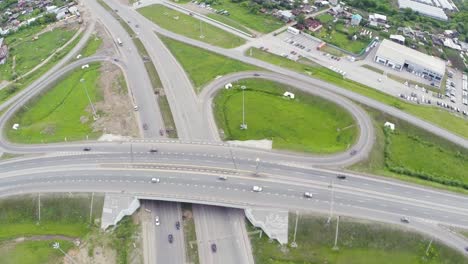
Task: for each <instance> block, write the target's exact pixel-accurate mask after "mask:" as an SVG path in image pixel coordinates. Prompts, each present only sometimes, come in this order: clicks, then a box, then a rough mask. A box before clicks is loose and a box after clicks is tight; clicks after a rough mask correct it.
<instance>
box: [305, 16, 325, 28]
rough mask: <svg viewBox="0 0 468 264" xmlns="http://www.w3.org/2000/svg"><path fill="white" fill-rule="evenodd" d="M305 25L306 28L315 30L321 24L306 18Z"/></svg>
mask: <svg viewBox="0 0 468 264" xmlns="http://www.w3.org/2000/svg"><path fill="white" fill-rule="evenodd" d="M305 25H306V26H307V27H313V28H317V27H319V26H321V25H322V23H320V21H318V20H315V19H313V18H307V19H306V21H305Z"/></svg>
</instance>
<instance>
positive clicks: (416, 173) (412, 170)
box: [351, 109, 468, 190]
mask: <svg viewBox="0 0 468 264" xmlns="http://www.w3.org/2000/svg"><path fill="white" fill-rule="evenodd" d="M367 110H368V112H369V113H370V114H371V116H372V118H373V119H374V124H375V127H376V134H377V138H376V142H375V145H374V147H373V150H372V152H371V154H370V155H369V159H368V160H366V161H363V162H361V163H358V164H356V165H354V166H352V167H351V169H353V170H357V171H362V172H369V173H373V174H380V175H385V176H390V177H395V178H398V179H402V180H409V181H413V182H415V183H419V184H425V185H432V186H433V187H439V188H441V187H445V188H448V189H451V190H457V189H456V188H458V190H460V189H462V188H463V184H464V185H465V187H464V189H465V190H468V174H466V171H468V158H467V157H468V150H466V149H463V148H461V147H458V146H456V145H454V144H452V143H450V142H448V141H446V140H444V139H441V138H439V137H437V136H435V135H433V134H431V133H430V132H427V131H424V130H422V129H419V128H417V127H414V126H412V125H410V124H408V123H406V122H404V121H401V120H399V119H396V118H394V117H392V116H389V115H386V114H384V113H380V112H378V111H375V110H372V109H367ZM386 121H389V122H392V123H394V124H395V126H396V129H395V132H393V133H389V132H386V133H384V130H383V123H384V122H386Z"/></svg>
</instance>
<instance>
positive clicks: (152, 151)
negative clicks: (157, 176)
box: [149, 148, 158, 153]
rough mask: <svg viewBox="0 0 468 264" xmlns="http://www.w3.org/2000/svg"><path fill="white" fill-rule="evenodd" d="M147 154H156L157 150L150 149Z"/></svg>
mask: <svg viewBox="0 0 468 264" xmlns="http://www.w3.org/2000/svg"><path fill="white" fill-rule="evenodd" d="M149 152H151V153H156V152H158V150H157V149H155V148H150V150H149Z"/></svg>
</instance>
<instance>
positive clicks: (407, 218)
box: [400, 216, 410, 224]
mask: <svg viewBox="0 0 468 264" xmlns="http://www.w3.org/2000/svg"><path fill="white" fill-rule="evenodd" d="M400 221H401V222H403V223H407V224H409V222H410V220H409V217H407V216H403V217H402V218H401V219H400Z"/></svg>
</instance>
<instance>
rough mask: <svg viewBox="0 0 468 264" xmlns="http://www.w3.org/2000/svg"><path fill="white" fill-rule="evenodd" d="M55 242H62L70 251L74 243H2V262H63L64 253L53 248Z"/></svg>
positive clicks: (63, 248)
mask: <svg viewBox="0 0 468 264" xmlns="http://www.w3.org/2000/svg"><path fill="white" fill-rule="evenodd" d="M54 242H59V243H60V248H61V249H62V250H63V251H65V252H66V251H68V250H69V249H71V248H72V247H73V244H72V243H71V242H68V241H61V240H57V241H55V240H54V241H52V240H44V241H25V242H20V243H10V244H6V245H2V244H0V255H1V256H2V258H1V260H0V262H1V263H2V264H36V263H42V264H47V263H50V264H52V263H61V260H62V259H63V257H64V256H63V253H62V252H60V251H59V250H58V249H54V248H52V244H53V243H54Z"/></svg>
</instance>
